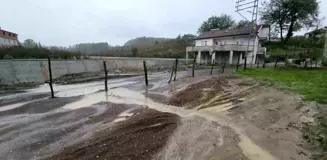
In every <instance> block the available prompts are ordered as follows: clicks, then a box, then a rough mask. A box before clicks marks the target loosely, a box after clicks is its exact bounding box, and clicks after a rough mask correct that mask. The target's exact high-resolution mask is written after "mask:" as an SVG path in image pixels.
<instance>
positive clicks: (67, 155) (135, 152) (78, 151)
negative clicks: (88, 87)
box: [46, 108, 179, 160]
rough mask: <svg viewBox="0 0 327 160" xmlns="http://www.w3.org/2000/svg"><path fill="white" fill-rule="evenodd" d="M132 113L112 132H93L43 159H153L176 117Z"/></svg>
mask: <svg viewBox="0 0 327 160" xmlns="http://www.w3.org/2000/svg"><path fill="white" fill-rule="evenodd" d="M133 113H134V114H136V115H135V116H132V117H130V118H128V119H126V120H124V121H121V122H118V123H117V125H115V126H113V127H112V128H111V129H105V130H103V131H99V132H96V133H94V135H93V136H92V137H91V138H90V139H88V140H86V141H83V142H80V143H77V144H75V145H72V146H70V147H66V148H64V149H63V150H62V151H61V152H60V153H58V154H56V155H53V156H52V157H49V158H46V159H51V160H53V159H61V160H73V159H79V160H93V159H97V158H98V159H110V160H120V159H142V160H146V159H152V157H153V156H154V154H156V153H157V152H158V151H159V150H160V149H161V148H162V147H163V146H165V144H166V142H167V140H168V138H169V136H170V135H171V134H172V133H173V131H174V130H175V128H176V127H177V124H178V123H179V116H178V115H175V114H171V113H162V112H158V111H155V110H151V109H147V108H141V109H137V110H134V111H133Z"/></svg>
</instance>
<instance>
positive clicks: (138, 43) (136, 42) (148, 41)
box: [124, 37, 171, 47]
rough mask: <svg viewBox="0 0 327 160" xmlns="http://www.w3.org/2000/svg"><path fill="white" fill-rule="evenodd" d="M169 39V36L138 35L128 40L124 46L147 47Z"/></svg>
mask: <svg viewBox="0 0 327 160" xmlns="http://www.w3.org/2000/svg"><path fill="white" fill-rule="evenodd" d="M167 40H171V39H169V38H155V37H138V38H135V39H131V40H129V41H127V42H126V43H125V44H124V46H133V47H145V46H151V45H154V44H158V43H161V42H164V41H167Z"/></svg>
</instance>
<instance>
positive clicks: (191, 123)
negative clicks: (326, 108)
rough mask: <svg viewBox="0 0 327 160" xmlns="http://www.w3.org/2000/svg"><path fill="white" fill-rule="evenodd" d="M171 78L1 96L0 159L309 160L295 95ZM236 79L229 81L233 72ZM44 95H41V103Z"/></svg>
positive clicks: (247, 83) (236, 83)
mask: <svg viewBox="0 0 327 160" xmlns="http://www.w3.org/2000/svg"><path fill="white" fill-rule="evenodd" d="M209 73H210V71H207V70H203V71H199V72H197V75H196V77H195V78H191V77H189V76H190V75H191V73H190V72H187V71H185V72H180V73H179V74H178V80H177V81H176V82H173V83H172V84H170V85H168V84H167V81H168V78H169V73H157V74H153V75H151V76H150V77H149V83H150V85H149V86H148V87H146V86H145V85H144V79H143V77H141V76H140V77H130V78H123V79H116V80H110V81H108V85H109V88H110V89H109V92H104V91H103V87H104V86H103V82H90V83H83V84H74V85H55V87H54V88H55V91H56V94H55V95H56V97H57V98H55V99H49V98H48V97H46V96H44V95H48V86H46V85H45V86H40V87H39V88H36V89H31V90H28V91H27V92H25V93H20V94H16V95H10V96H5V97H0V101H1V103H0V157H2V158H1V159H8V160H16V159H17V160H20V159H22V160H25V159H56V160H57V159H67V160H73V159H82V160H83V159H85V160H91V159H110V160H112V159H113V160H116V159H117V160H120V159H155V160H174V159H185V160H199V159H205V160H221V159H224V160H225V159H226V160H234V159H243V160H247V159H249V160H263V159H265V160H273V159H277V160H278V159H283V160H284V159H285V160H288V159H309V157H310V151H308V150H306V149H305V146H306V144H305V143H304V142H303V140H302V138H301V132H300V126H301V125H302V123H303V122H304V121H306V122H307V121H309V120H310V118H311V117H310V113H311V112H307V110H305V109H306V107H308V106H307V105H305V104H304V103H302V101H301V100H300V99H299V98H298V96H296V95H292V94H289V93H283V92H281V91H279V90H277V89H274V88H272V87H270V86H267V85H264V84H260V83H259V82H255V81H253V80H249V79H244V78H237V77H233V76H227V77H225V76H211V77H210V76H208V74H209ZM229 73H231V72H229ZM40 95H42V96H40Z"/></svg>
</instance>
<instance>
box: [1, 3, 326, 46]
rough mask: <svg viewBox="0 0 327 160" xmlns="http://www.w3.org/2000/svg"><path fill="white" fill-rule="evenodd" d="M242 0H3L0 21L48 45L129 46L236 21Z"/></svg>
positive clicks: (323, 6)
mask: <svg viewBox="0 0 327 160" xmlns="http://www.w3.org/2000/svg"><path fill="white" fill-rule="evenodd" d="M235 2H236V0H201V1H200V0H6V1H5V0H3V1H2V2H1V9H0V26H1V28H2V29H4V30H8V31H11V32H15V33H17V34H19V40H20V41H24V40H25V39H26V38H31V39H34V40H35V41H38V42H41V43H42V44H44V45H58V46H69V45H72V44H77V43H84V42H108V43H109V44H111V45H123V44H124V43H125V42H126V41H127V40H129V39H132V38H136V37H140V36H148V37H170V38H173V37H177V35H178V34H185V33H192V34H196V31H197V29H198V28H199V26H200V24H201V23H202V22H203V21H204V20H206V19H207V18H209V17H210V16H212V15H220V14H222V13H225V14H230V15H232V16H233V17H234V19H236V20H241V19H242V18H241V17H240V16H239V15H238V14H237V13H235ZM320 10H321V16H327V0H321V4H320ZM326 22H327V21H325V22H324V24H325V25H326V24H327V23H326Z"/></svg>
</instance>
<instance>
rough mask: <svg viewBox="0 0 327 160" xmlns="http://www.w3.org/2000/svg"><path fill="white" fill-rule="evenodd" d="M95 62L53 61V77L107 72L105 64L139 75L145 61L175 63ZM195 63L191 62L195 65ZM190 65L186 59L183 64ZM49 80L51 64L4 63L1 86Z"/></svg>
mask: <svg viewBox="0 0 327 160" xmlns="http://www.w3.org/2000/svg"><path fill="white" fill-rule="evenodd" d="M92 58H94V59H91V60H52V61H51V68H52V76H53V78H58V77H60V76H62V75H65V74H73V73H83V72H100V71H103V61H104V60H105V61H106V63H107V69H108V71H109V72H114V71H116V70H124V71H135V70H142V69H143V61H146V62H147V67H148V68H151V67H156V66H158V67H160V66H163V67H167V66H172V65H173V64H174V62H175V59H163V58H117V57H113V58H100V57H92ZM191 61H192V60H189V63H191ZM179 63H180V64H186V60H185V59H180V60H179ZM47 79H48V62H47V60H0V84H16V83H23V82H38V83H42V82H44V81H45V80H47Z"/></svg>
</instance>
